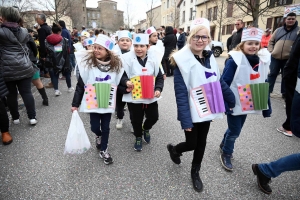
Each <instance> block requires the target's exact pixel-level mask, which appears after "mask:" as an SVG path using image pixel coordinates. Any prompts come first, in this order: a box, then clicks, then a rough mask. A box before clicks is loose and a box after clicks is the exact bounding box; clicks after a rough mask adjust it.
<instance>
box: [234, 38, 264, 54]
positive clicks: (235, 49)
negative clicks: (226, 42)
mask: <svg viewBox="0 0 300 200" xmlns="http://www.w3.org/2000/svg"><path fill="white" fill-rule="evenodd" d="M246 42H247V41H243V42H241V43H239V44H238V45H237V46H236V47H235V48H234V49H233V50H234V51H241V52H243V53H245V52H244V44H245V43H246ZM260 49H261V45H259V49H258V51H259V50H260Z"/></svg>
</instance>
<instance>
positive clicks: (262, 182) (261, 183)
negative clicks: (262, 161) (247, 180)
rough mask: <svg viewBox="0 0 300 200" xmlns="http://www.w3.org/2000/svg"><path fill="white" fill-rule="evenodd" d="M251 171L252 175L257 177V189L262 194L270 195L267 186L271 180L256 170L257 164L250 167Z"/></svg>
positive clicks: (270, 190)
mask: <svg viewBox="0 0 300 200" xmlns="http://www.w3.org/2000/svg"><path fill="white" fill-rule="evenodd" d="M252 171H253V173H254V175H256V176H257V184H258V187H259V189H260V190H261V191H263V193H266V194H271V193H272V189H271V188H270V186H269V182H270V180H271V179H270V178H268V177H266V176H265V175H264V174H263V173H261V171H260V170H259V168H258V164H253V165H252Z"/></svg>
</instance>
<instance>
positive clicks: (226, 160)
mask: <svg viewBox="0 0 300 200" xmlns="http://www.w3.org/2000/svg"><path fill="white" fill-rule="evenodd" d="M230 157H231V155H227V154H224V153H222V154H221V156H220V159H221V163H222V166H223V167H224V168H225V169H226V170H228V171H232V170H233V167H232V164H231V159H230Z"/></svg>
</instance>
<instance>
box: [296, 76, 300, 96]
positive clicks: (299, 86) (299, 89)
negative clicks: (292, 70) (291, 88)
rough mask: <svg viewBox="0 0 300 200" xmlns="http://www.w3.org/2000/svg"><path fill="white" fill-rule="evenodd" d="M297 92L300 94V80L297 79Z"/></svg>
mask: <svg viewBox="0 0 300 200" xmlns="http://www.w3.org/2000/svg"><path fill="white" fill-rule="evenodd" d="M296 91H297V92H298V93H300V78H299V77H298V79H297V85H296Z"/></svg>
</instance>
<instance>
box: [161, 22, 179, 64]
mask: <svg viewBox="0 0 300 200" xmlns="http://www.w3.org/2000/svg"><path fill="white" fill-rule="evenodd" d="M176 40H177V39H176V36H175V35H174V32H173V28H172V27H171V26H167V27H166V36H165V38H164V39H163V43H164V46H165V54H164V57H163V58H164V59H168V58H169V56H170V54H171V52H172V51H173V50H174V49H176V43H177V41H176Z"/></svg>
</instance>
